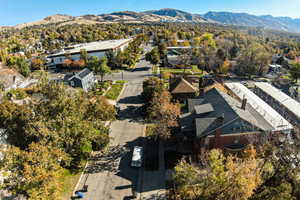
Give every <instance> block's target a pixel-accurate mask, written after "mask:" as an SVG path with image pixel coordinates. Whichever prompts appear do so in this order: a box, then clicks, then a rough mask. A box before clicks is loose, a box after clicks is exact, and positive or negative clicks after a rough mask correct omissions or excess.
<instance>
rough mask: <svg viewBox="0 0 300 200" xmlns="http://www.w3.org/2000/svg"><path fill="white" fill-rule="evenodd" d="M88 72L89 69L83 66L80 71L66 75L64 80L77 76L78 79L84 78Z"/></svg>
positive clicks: (89, 71)
mask: <svg viewBox="0 0 300 200" xmlns="http://www.w3.org/2000/svg"><path fill="white" fill-rule="evenodd" d="M90 73H92V71H91V70H89V69H88V68H85V69H83V70H81V71H80V72H78V73H76V74H73V75H70V74H69V75H66V76H65V78H64V79H65V80H67V81H70V80H71V79H73V78H78V79H80V80H82V79H84V78H85V77H86V76H87V75H89V74H90Z"/></svg>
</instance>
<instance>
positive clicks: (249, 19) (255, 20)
mask: <svg viewBox="0 0 300 200" xmlns="http://www.w3.org/2000/svg"><path fill="white" fill-rule="evenodd" d="M118 22H124V23H130V22H134V23H143V22H190V23H219V24H225V25H237V26H249V27H263V28H266V29H273V30H278V31H286V32H295V33H300V18H291V17H274V16H272V15H260V16H257V15H252V14H249V13H243V12H241V13H234V12H225V11H224V12H214V11H209V12H207V13H205V14H192V13H189V12H186V11H182V10H178V9H172V8H163V9H159V10H148V11H143V12H134V11H119V12H112V13H108V14H98V15H96V14H87V15H82V16H76V17H75V16H70V15H65V14H55V15H51V16H48V17H45V18H44V19H41V20H39V21H35V22H28V23H23V24H18V25H16V26H10V27H8V26H3V27H1V26H0V30H1V29H11V28H16V29H21V28H24V27H30V26H35V25H46V24H59V25H66V24H97V23H118Z"/></svg>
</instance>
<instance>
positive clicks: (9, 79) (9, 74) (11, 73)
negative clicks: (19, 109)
mask: <svg viewBox="0 0 300 200" xmlns="http://www.w3.org/2000/svg"><path fill="white" fill-rule="evenodd" d="M14 79H15V82H14ZM23 80H24V77H23V76H22V75H21V74H20V73H18V72H17V71H16V70H15V69H11V68H8V67H5V66H4V65H2V64H1V63H0V84H2V85H3V86H4V88H5V89H9V88H12V87H13V86H14V84H18V83H21V82H22V81H23Z"/></svg>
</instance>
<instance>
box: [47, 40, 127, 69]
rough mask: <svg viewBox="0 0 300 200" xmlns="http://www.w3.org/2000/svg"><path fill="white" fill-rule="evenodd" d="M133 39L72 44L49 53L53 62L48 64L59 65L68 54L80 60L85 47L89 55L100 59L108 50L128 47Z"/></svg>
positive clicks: (114, 50)
mask: <svg viewBox="0 0 300 200" xmlns="http://www.w3.org/2000/svg"><path fill="white" fill-rule="evenodd" d="M131 41H132V38H130V39H120V40H106V41H97V42H90V43H83V44H77V45H74V46H70V47H67V48H65V49H63V50H61V51H59V52H57V53H54V54H51V55H49V56H48V58H50V59H51V62H50V63H48V66H59V65H61V64H63V63H64V61H65V59H67V58H66V56H67V55H68V56H70V59H72V60H79V59H80V51H81V50H83V49H84V50H86V51H87V53H88V55H89V56H97V57H98V58H99V59H101V58H102V57H103V56H105V54H106V53H107V52H110V51H112V52H117V51H123V50H124V49H126V48H127V47H128V45H129V43H130V42H131Z"/></svg>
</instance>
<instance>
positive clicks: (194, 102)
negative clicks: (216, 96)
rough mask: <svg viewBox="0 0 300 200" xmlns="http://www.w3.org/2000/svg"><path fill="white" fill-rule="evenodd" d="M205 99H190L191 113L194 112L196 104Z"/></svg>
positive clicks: (189, 109) (189, 107)
mask: <svg viewBox="0 0 300 200" xmlns="http://www.w3.org/2000/svg"><path fill="white" fill-rule="evenodd" d="M203 101H204V99H188V111H189V112H190V113H192V112H194V110H195V106H197V105H201V104H202V102H203Z"/></svg>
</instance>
